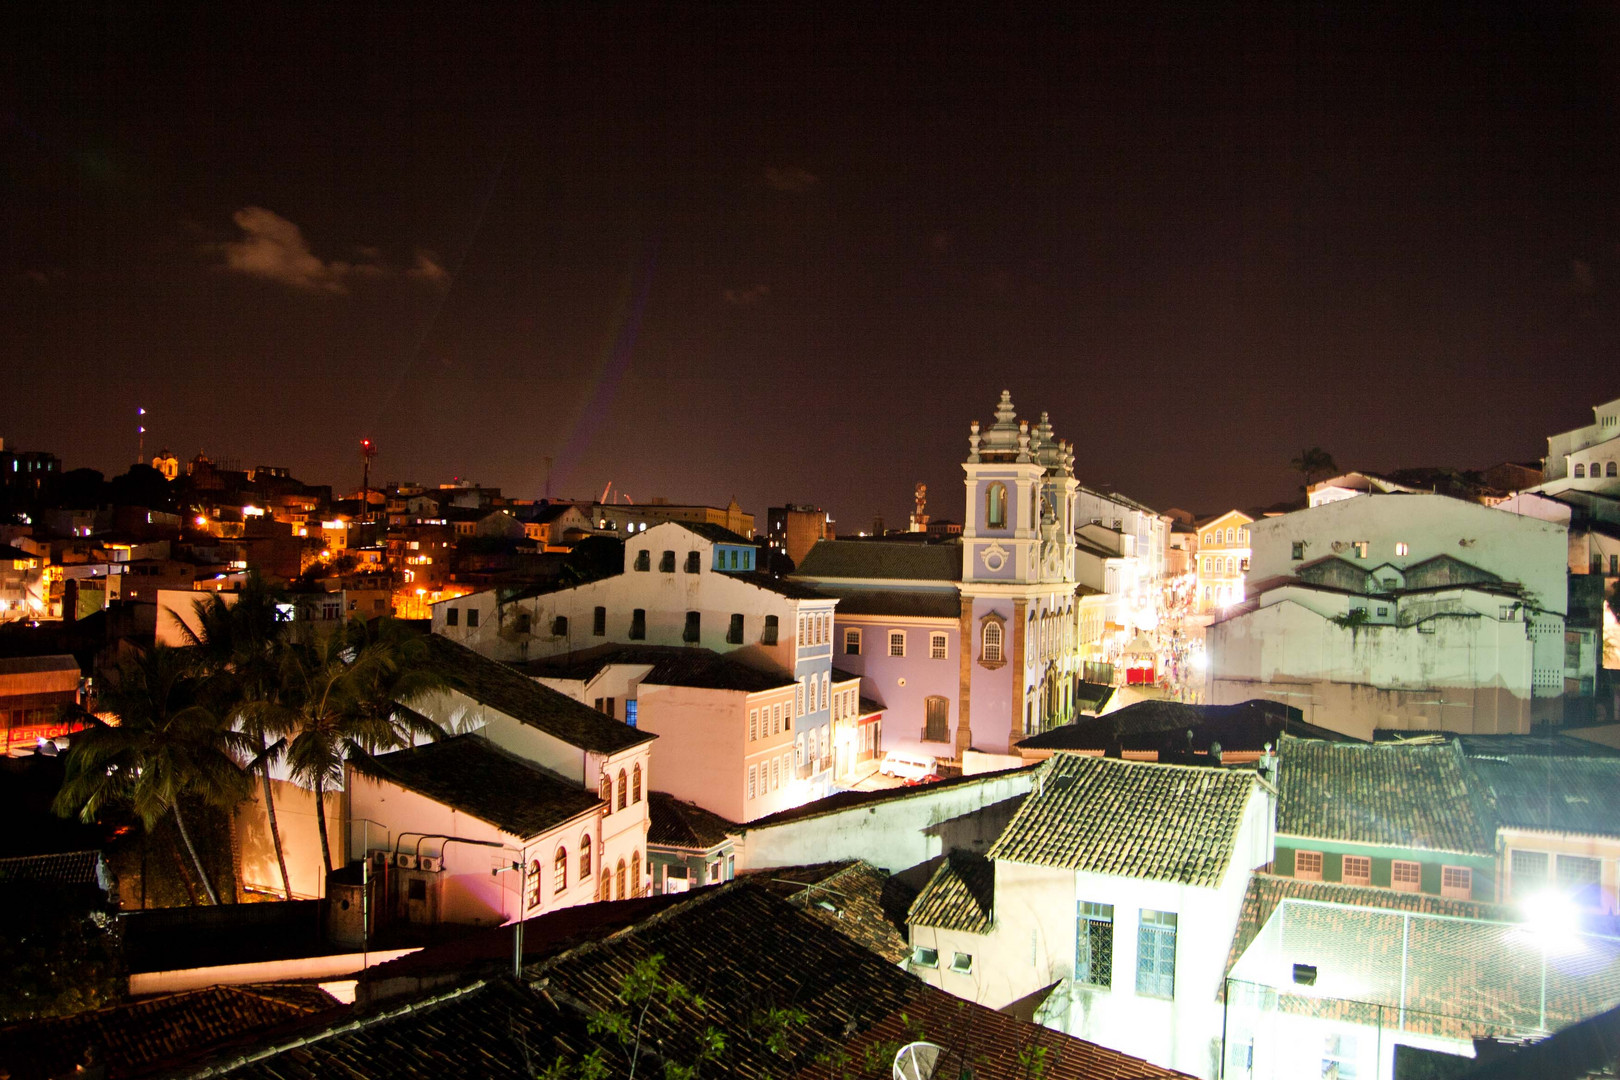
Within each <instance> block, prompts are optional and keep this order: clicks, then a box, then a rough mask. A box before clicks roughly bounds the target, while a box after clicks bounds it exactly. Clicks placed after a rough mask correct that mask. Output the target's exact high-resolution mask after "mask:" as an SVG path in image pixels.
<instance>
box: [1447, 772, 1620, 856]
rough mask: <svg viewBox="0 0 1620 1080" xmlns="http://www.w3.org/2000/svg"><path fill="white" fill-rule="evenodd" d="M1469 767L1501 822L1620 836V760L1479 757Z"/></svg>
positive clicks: (1520, 827)
mask: <svg viewBox="0 0 1620 1080" xmlns="http://www.w3.org/2000/svg"><path fill="white" fill-rule="evenodd" d="M1468 767H1469V769H1470V770H1471V771H1472V772H1473V775H1474V777H1475V779H1476V780H1477V781H1478V784H1479V786H1480V787H1481V789H1482V790H1483V792H1484V794H1485V796H1486V798H1487V799H1488V800H1489V802H1490V805H1491V808H1492V809H1493V810H1494V811H1495V816H1496V820H1497V821H1498V822H1499V823H1500V824H1502V825H1504V826H1507V827H1510V828H1518V829H1538V830H1544V831H1546V832H1560V833H1576V834H1579V835H1583V836H1620V758H1613V757H1601V758H1600V757H1589V758H1569V757H1532V756H1522V755H1514V756H1499V757H1498V756H1492V757H1484V756H1477V757H1471V758H1469V759H1468Z"/></svg>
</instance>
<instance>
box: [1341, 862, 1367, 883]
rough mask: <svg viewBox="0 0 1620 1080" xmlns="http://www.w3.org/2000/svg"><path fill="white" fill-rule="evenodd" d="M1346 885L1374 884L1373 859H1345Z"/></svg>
mask: <svg viewBox="0 0 1620 1080" xmlns="http://www.w3.org/2000/svg"><path fill="white" fill-rule="evenodd" d="M1344 883H1345V884H1346V885H1371V884H1372V858H1371V857H1370V856H1367V855H1346V856H1345V857H1344Z"/></svg>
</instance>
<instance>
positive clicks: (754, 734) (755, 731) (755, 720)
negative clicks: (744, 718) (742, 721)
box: [748, 709, 759, 742]
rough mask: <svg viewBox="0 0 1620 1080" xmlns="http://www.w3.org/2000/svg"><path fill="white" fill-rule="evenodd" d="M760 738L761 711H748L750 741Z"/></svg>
mask: <svg viewBox="0 0 1620 1080" xmlns="http://www.w3.org/2000/svg"><path fill="white" fill-rule="evenodd" d="M758 738H759V710H758V709H749V710H748V741H749V742H753V741H755V740H756V739H758Z"/></svg>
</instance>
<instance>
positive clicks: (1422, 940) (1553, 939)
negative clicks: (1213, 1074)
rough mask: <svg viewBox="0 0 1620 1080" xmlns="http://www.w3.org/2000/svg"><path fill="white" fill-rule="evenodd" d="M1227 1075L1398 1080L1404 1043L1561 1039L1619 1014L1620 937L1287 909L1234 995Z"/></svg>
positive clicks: (1240, 974) (1245, 958) (1416, 916)
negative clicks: (1395, 1070) (1396, 1052)
mask: <svg viewBox="0 0 1620 1080" xmlns="http://www.w3.org/2000/svg"><path fill="white" fill-rule="evenodd" d="M1225 999H1226V1004H1225V1008H1226V1014H1225V1036H1224V1040H1223V1041H1224V1043H1225V1054H1224V1055H1223V1059H1224V1073H1223V1075H1224V1076H1226V1077H1232V1078H1242V1080H1250V1078H1255V1080H1259V1078H1268V1080H1269V1078H1272V1077H1277V1078H1282V1077H1288V1078H1297V1077H1307V1076H1308V1077H1324V1078H1326V1077H1332V1078H1337V1080H1350V1078H1352V1077H1360V1078H1374V1077H1389V1076H1391V1062H1392V1061H1393V1048H1394V1046H1395V1045H1396V1044H1397V1043H1406V1044H1410V1045H1415V1046H1423V1047H1429V1048H1435V1049H1450V1050H1453V1051H1455V1052H1458V1053H1471V1052H1472V1051H1471V1049H1470V1047H1471V1044H1472V1041H1473V1040H1474V1039H1475V1038H1479V1037H1486V1036H1503V1035H1510V1036H1512V1035H1530V1034H1538V1033H1545V1032H1549V1031H1557V1030H1558V1029H1560V1028H1563V1027H1566V1026H1568V1025H1569V1024H1572V1023H1574V1022H1575V1021H1577V1020H1581V1019H1584V1018H1585V1017H1588V1016H1592V1015H1594V1014H1596V1013H1598V1012H1601V1011H1603V1010H1604V1009H1607V1008H1610V1007H1612V1006H1614V1005H1615V1004H1616V1003H1620V939H1617V938H1614V937H1607V936H1602V935H1598V934H1591V933H1583V932H1580V931H1579V930H1578V929H1576V928H1575V927H1573V926H1566V927H1552V928H1547V929H1535V928H1532V927H1531V926H1529V925H1527V924H1522V923H1504V922H1490V921H1485V920H1480V919H1461V918H1455V917H1450V916H1444V915H1433V914H1424V913H1420V912H1405V911H1390V910H1385V909H1379V908H1365V907H1354V906H1349V905H1341V904H1331V903H1324V902H1321V901H1311V900H1297V899H1289V900H1284V901H1282V902H1281V903H1280V904H1278V906H1277V908H1276V910H1275V911H1273V912H1272V914H1271V917H1270V918H1269V919H1268V920H1267V921H1266V924H1265V926H1264V927H1263V928H1262V929H1261V931H1260V933H1259V935H1258V936H1256V938H1255V939H1254V941H1253V943H1252V944H1251V945H1250V946H1249V948H1248V949H1247V950H1246V951H1245V952H1244V953H1243V955H1242V957H1240V958H1239V960H1238V962H1237V964H1236V965H1235V966H1234V967H1233V969H1232V973H1231V977H1230V978H1229V979H1228V980H1227V984H1226V995H1225Z"/></svg>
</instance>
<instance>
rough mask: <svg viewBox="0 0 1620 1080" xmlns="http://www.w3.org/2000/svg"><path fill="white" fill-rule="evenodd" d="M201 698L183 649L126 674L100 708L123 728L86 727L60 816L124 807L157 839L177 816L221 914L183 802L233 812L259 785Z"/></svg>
mask: <svg viewBox="0 0 1620 1080" xmlns="http://www.w3.org/2000/svg"><path fill="white" fill-rule="evenodd" d="M200 690H201V680H200V679H199V678H198V677H197V674H196V672H195V669H194V661H193V658H192V657H190V656H188V655H186V653H185V651H184V650H181V649H172V648H168V647H166V646H163V645H157V646H154V647H153V648H152V649H151V650H150V651H148V652H147V653H145V654H144V655H139V656H135V657H133V658H131V659H128V660H125V661H124V662H123V663H122V664H120V665H119V667H118V673H117V676H116V677H115V678H112V679H109V680H108V683H107V686H106V688H105V689H104V690H102V692H101V694H100V696H99V698H98V701H97V705H98V706H99V707H100V708H101V709H102V711H104V712H108V713H112V714H114V715H115V716H116V717H117V722H116V723H109V722H107V721H103V720H102V719H100V718H99V717H97V716H95V715H94V714H90V715H88V716H87V717H85V719H86V720H88V722H89V724H90V726H89V727H88V728H87V729H86V730H85V731H82V732H80V733H79V734H78V735H76V736H74V738H73V745H72V748H71V749H70V750H69V751H68V756H67V763H66V774H65V776H64V778H63V781H62V788H61V790H60V791H58V792H57V794H56V801H55V804H54V809H55V810H56V812H57V813H58V814H60V815H62V816H63V817H68V816H71V815H75V814H76V815H78V817H79V819H80V820H82V821H86V822H91V821H94V820H95V819H96V816H97V815H98V814H99V813H100V812H101V810H102V808H103V807H106V806H108V805H111V804H115V803H123V804H127V805H129V806H130V807H132V808H133V809H134V811H135V813H136V814H137V815H139V816H140V819H141V822H142V824H143V825H145V827H146V829H147V831H148V832H150V831H151V830H152V829H153V828H154V827H155V826H156V825H157V824H158V822H160V821H161V820H163V818H164V816H165V815H173V817H174V824H175V827H176V828H177V829H178V830H179V832H180V839H181V841H182V842H183V843H184V844H185V848H186V853H187V855H189V856H190V858H191V865H192V868H193V869H194V870H195V871H196V874H197V877H198V878H199V879H200V880H201V881H202V886H203V891H204V892H205V893H207V895H208V902H209V903H211V904H218V903H219V897H218V896H217V895H216V894H215V892H214V886H213V884H212V882H210V881H209V880H208V873H207V871H206V870H204V868H203V865H202V860H201V859H200V858H199V857H198V855H197V847H196V845H195V844H194V843H193V842H192V839H191V830H190V829H188V828H187V827H186V819H185V815H184V814H183V813H182V812H181V809H180V804H181V800H182V799H183V798H184V797H187V796H191V797H197V798H200V799H202V800H203V801H204V802H205V803H208V804H210V805H213V806H231V805H234V804H235V803H236V802H237V801H238V800H240V799H241V798H242V797H243V796H245V795H246V793H247V790H248V788H249V786H250V781H249V780H248V778H247V774H246V773H244V772H243V771H242V770H241V768H240V767H239V766H238V765H237V763H236V761H235V759H234V758H233V757H232V754H231V751H232V750H233V749H237V748H239V744H240V736H238V735H236V733H234V732H232V731H231V730H230V729H229V727H228V726H227V725H226V724H225V723H224V722H223V720H222V719H221V717H220V716H219V714H218V713H216V712H215V711H214V710H212V709H210V708H208V707H207V705H206V704H204V703H203V701H202V700H201V698H200V696H199V691H200Z"/></svg>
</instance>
